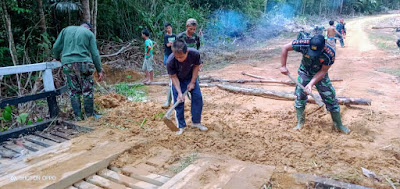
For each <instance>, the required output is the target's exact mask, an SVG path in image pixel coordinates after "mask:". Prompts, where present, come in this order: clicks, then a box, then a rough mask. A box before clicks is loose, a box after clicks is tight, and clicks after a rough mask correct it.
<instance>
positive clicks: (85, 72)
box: [63, 62, 94, 98]
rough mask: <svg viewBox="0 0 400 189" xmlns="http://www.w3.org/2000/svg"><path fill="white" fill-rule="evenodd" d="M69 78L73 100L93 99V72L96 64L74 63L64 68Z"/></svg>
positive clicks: (68, 82) (69, 87)
mask: <svg viewBox="0 0 400 189" xmlns="http://www.w3.org/2000/svg"><path fill="white" fill-rule="evenodd" d="M63 69H64V73H65V75H66V77H67V85H68V89H69V92H68V93H69V96H70V97H71V98H80V95H81V94H83V97H84V98H93V90H94V82H93V76H92V75H93V72H94V64H93V63H91V62H74V63H72V64H65V65H64V66H63Z"/></svg>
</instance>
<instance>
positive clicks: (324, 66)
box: [280, 35, 350, 134]
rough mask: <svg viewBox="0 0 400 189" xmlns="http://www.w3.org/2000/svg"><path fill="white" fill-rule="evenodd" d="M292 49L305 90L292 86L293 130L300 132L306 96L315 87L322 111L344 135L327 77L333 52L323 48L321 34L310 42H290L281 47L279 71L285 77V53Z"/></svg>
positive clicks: (345, 129) (324, 46) (303, 120)
mask: <svg viewBox="0 0 400 189" xmlns="http://www.w3.org/2000/svg"><path fill="white" fill-rule="evenodd" d="M293 50H294V51H297V52H300V53H302V54H303V58H302V61H301V64H300V67H299V69H298V74H299V76H298V81H299V82H300V83H301V84H302V85H303V86H305V89H306V91H304V90H303V89H301V88H300V87H299V86H296V90H295V94H296V96H297V97H296V100H295V105H294V106H295V107H296V113H297V126H296V127H295V129H301V127H303V125H304V122H305V114H304V110H305V107H306V104H307V98H308V95H307V94H311V91H312V88H313V86H314V85H315V86H316V88H317V90H318V93H319V94H320V96H321V98H322V100H323V102H324V103H325V105H326V109H327V110H328V111H329V112H330V113H331V117H332V120H333V124H334V126H335V128H336V129H338V130H339V131H342V132H344V133H346V134H348V133H349V132H350V130H349V129H348V128H347V127H345V126H343V124H342V120H341V117H340V107H339V103H338V101H337V99H336V95H335V89H334V88H333V86H332V83H331V81H330V79H329V76H328V70H329V68H330V67H331V66H332V64H333V63H334V61H335V51H334V50H333V49H332V48H331V47H330V46H329V45H325V39H324V36H322V35H316V36H314V37H313V38H311V39H302V40H294V41H293V42H291V43H288V44H286V45H284V46H283V47H282V52H281V68H280V71H281V73H282V74H284V75H288V74H289V71H288V69H287V68H286V62H287V57H288V52H289V51H293Z"/></svg>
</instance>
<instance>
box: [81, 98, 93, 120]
mask: <svg viewBox="0 0 400 189" xmlns="http://www.w3.org/2000/svg"><path fill="white" fill-rule="evenodd" d="M83 106H84V107H85V116H86V117H92V116H93V114H94V102H93V97H84V98H83Z"/></svg>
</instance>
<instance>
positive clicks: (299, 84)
mask: <svg viewBox="0 0 400 189" xmlns="http://www.w3.org/2000/svg"><path fill="white" fill-rule="evenodd" d="M287 75H288V76H289V78H290V80H292V81H293V82H295V83H296V85H297V86H299V87H300V88H301V89H303V90H304V91H307V90H306V88H305V87H304V86H303V85H302V84H301V83H300V82H298V81H297V80H296V79H294V78H293V77H292V76H291V75H290V73H288V74H287ZM310 95H311V97H313V99H314V100H315V102H316V103H317V104H318V106H320V107H322V106H323V105H324V103H322V102H321V100H319V98H316V96H315V95H314V94H312V93H310Z"/></svg>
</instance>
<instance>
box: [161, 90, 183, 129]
mask: <svg viewBox="0 0 400 189" xmlns="http://www.w3.org/2000/svg"><path fill="white" fill-rule="evenodd" d="M187 93H188V90H186V91H185V93H183V94H182V96H183V98H185V96H186V95H187ZM180 103H182V101H176V102H175V104H174V105H173V106H172V107H171V108H169V109H168V111H167V113H165V115H164V118H163V121H164V123H165V124H166V125H167V127H168V128H169V129H170V130H171V131H179V128H178V127H177V126H176V125H175V124H174V122H172V120H171V114H172V110H174V109H175V108H176V107H177V106H178V105H179V104H180Z"/></svg>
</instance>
